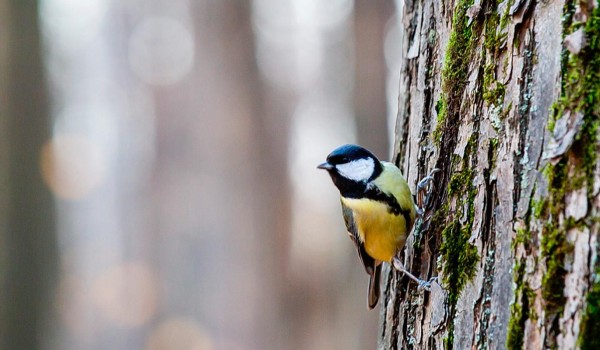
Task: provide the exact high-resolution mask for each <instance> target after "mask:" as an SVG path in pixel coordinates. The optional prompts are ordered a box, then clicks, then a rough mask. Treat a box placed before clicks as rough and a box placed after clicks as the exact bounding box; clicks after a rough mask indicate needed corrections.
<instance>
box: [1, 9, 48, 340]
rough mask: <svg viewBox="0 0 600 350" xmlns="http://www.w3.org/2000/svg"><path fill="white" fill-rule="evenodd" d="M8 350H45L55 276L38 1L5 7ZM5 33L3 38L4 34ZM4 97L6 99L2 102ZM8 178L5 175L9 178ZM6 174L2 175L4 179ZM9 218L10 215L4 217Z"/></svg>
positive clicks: (5, 298) (4, 243) (4, 305)
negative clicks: (45, 174) (42, 163)
mask: <svg viewBox="0 0 600 350" xmlns="http://www.w3.org/2000/svg"><path fill="white" fill-rule="evenodd" d="M2 7H3V9H6V10H7V12H6V15H4V13H5V12H4V11H2V13H3V16H2V17H3V18H2V19H4V21H2V24H1V26H2V29H3V30H2V31H3V33H2V36H3V39H5V40H6V45H4V44H3V45H2V48H4V49H6V51H4V50H3V54H2V56H3V57H2V60H3V62H2V66H1V68H2V71H1V72H2V87H1V89H2V95H3V97H2V102H4V103H6V105H4V104H3V107H2V109H1V112H2V116H1V119H2V120H1V122H2V127H3V128H4V130H10V132H6V131H3V136H4V137H6V139H3V140H2V146H3V147H6V149H3V151H2V152H3V153H2V164H3V165H6V167H4V166H3V167H2V172H3V174H2V183H3V185H2V186H0V188H1V189H0V196H2V198H3V199H2V210H3V213H2V218H1V219H2V220H6V223H4V222H2V223H1V224H2V237H1V240H2V249H3V252H2V263H1V265H0V266H1V270H0V271H2V272H1V273H2V288H1V289H2V294H1V297H2V300H1V302H0V304H1V305H2V307H1V311H2V317H1V319H2V327H1V328H2V334H1V338H2V339H1V344H2V345H0V347H1V348H3V349H38V348H41V344H42V343H41V339H42V335H44V334H43V333H44V332H45V331H46V330H47V327H48V325H49V324H50V322H49V321H48V319H47V317H48V311H49V310H48V307H49V305H51V303H52V293H51V292H50V291H51V290H52V286H53V283H54V277H55V272H56V271H55V268H56V237H55V226H54V223H55V221H54V206H53V200H52V196H51V194H50V192H49V191H48V189H47V188H46V187H45V186H44V184H43V182H42V176H41V172H40V168H39V159H40V151H41V149H42V144H43V143H44V142H45V141H47V139H48V135H49V130H50V128H49V126H50V117H49V112H48V105H47V97H46V85H45V79H44V72H43V65H42V60H41V44H40V32H39V27H38V7H37V1H33V0H27V1H22V0H13V1H7V2H2ZM5 31H6V32H5ZM4 93H6V95H4ZM5 171H6V172H5ZM4 172H5V173H4ZM4 210H6V211H5V212H4Z"/></svg>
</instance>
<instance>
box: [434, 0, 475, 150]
mask: <svg viewBox="0 0 600 350" xmlns="http://www.w3.org/2000/svg"><path fill="white" fill-rule="evenodd" d="M471 5H473V0H459V1H458V4H457V5H456V7H455V8H454V15H453V17H452V30H451V32H450V38H449V39H448V46H447V48H446V55H445V57H444V65H443V67H442V93H441V96H440V100H439V101H438V102H437V105H436V109H437V125H436V127H435V130H434V131H433V133H432V138H433V141H434V142H435V143H437V144H438V145H439V144H440V142H441V140H442V136H443V134H444V130H445V129H446V127H447V126H448V125H454V124H455V122H456V121H458V120H459V118H460V110H461V104H462V97H463V94H464V91H465V87H466V86H467V82H468V81H467V79H468V76H469V63H470V62H471V56H472V51H473V44H474V36H473V27H472V25H470V24H469V18H468V16H467V11H468V10H469V7H470V6H471Z"/></svg>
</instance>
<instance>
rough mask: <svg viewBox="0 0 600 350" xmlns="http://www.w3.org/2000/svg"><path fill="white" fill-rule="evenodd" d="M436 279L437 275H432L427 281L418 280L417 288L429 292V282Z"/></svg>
mask: <svg viewBox="0 0 600 350" xmlns="http://www.w3.org/2000/svg"><path fill="white" fill-rule="evenodd" d="M436 279H437V277H432V278H431V279H430V280H429V281H425V280H420V281H419V287H417V290H426V291H428V292H431V283H433V282H435V280H436Z"/></svg>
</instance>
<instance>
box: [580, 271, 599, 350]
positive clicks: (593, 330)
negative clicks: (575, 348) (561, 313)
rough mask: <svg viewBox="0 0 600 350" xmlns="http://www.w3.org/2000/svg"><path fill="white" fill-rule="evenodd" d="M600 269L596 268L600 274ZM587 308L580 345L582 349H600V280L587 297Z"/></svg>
mask: <svg viewBox="0 0 600 350" xmlns="http://www.w3.org/2000/svg"><path fill="white" fill-rule="evenodd" d="M599 273H600V271H598V270H596V273H595V275H596V276H598V274H599ZM586 303H587V306H586V309H585V313H584V315H583V318H582V319H581V332H580V337H579V346H580V347H581V350H596V349H600V337H599V336H598V335H599V334H600V281H594V283H593V285H592V287H591V288H590V291H589V292H588V295H587V298H586Z"/></svg>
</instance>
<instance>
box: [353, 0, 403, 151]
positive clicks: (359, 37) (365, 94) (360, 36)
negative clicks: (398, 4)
mask: <svg viewBox="0 0 600 350" xmlns="http://www.w3.org/2000/svg"><path fill="white" fill-rule="evenodd" d="M394 13H395V9H394V3H393V2H392V1H389V0H377V1H356V2H355V4H354V36H355V40H354V43H355V45H356V48H355V53H356V54H355V55H356V64H355V67H356V68H355V69H356V74H355V75H356V83H355V87H354V106H355V110H356V124H357V130H358V135H357V136H358V143H359V144H360V145H364V146H365V147H367V148H368V149H370V150H372V151H373V152H374V153H375V154H377V155H381V156H382V157H383V156H386V157H387V156H388V155H389V146H388V137H387V135H388V133H387V130H388V125H387V122H386V119H387V118H386V117H385V116H387V113H386V106H387V103H386V93H385V77H386V73H387V72H386V66H385V57H384V36H385V27H386V24H387V22H388V21H389V19H390V18H391V17H392V15H393V14H394Z"/></svg>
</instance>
